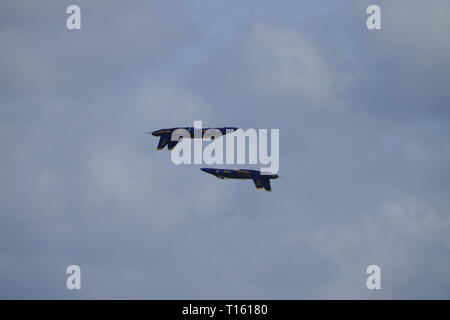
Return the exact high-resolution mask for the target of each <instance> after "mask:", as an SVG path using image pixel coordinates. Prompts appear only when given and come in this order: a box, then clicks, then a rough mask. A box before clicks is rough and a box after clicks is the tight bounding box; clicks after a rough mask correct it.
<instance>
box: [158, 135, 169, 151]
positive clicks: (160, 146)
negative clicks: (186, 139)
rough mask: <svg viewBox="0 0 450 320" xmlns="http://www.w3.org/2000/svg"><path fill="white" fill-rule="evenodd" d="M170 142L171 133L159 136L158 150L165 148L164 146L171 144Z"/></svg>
mask: <svg viewBox="0 0 450 320" xmlns="http://www.w3.org/2000/svg"><path fill="white" fill-rule="evenodd" d="M169 142H170V135H164V136H161V138H159V143H158V147H157V149H158V150H162V149H164V147H165V146H166V145H167V144H169Z"/></svg>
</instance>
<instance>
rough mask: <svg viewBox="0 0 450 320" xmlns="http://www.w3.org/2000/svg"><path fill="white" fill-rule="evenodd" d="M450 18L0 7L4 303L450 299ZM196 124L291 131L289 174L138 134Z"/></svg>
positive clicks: (226, 8)
mask: <svg viewBox="0 0 450 320" xmlns="http://www.w3.org/2000/svg"><path fill="white" fill-rule="evenodd" d="M74 3H75V4H78V5H79V6H80V7H81V11H82V29H81V30H79V31H69V30H67V28H66V18H67V16H68V15H67V14H66V12H65V11H66V8H67V6H68V5H70V4H74ZM370 4H380V6H381V9H382V28H383V30H380V31H369V30H368V29H367V28H366V18H367V14H366V8H367V6H368V5H370ZM449 30H450V2H449V1H447V0H432V1H420V0H414V1H412V0H409V1H406V0H404V1H376V0H371V1H361V0H358V1H356V0H353V1H343V0H342V1H335V0H329V1H320V2H319V1H294V0H292V1H291V0H283V1H281V2H275V1H265V0H258V1H256V0H255V1H238V0H224V1H200V0H190V1H188V0H186V1H181V0H180V1H177V0H164V1H156V0H155V1H132V2H130V3H129V2H123V1H120V2H119V1H106V0H96V1H91V0H89V1H88V0H73V1H59V0H58V1H57V0H51V1H50V0H40V1H39V3H37V2H36V1H31V2H30V1H18V0H7V1H1V2H0V46H1V50H0V148H1V152H0V163H1V167H0V298H3V299H5V298H7V299H9V298H40V299H47V298H63V299H67V298H85V299H91V298H94V299H97V298H105V299H108V298H143V299H184V298H187V299H189V298H192V299H206V298H210V299H217V298H221V299H284V298H285V299H303V298H312V299H324V298H325V299H330V298H344V299H347V298H364V299H366V298H367V299H379V298H387V299H400V298H450V211H449V209H450V198H449V195H450V166H449V164H450V144H449V138H450V126H449V122H450V111H449V110H450V109H449V108H450V90H449V83H450V37H449V36H448V31H449ZM194 120H202V121H203V124H204V125H205V126H224V125H225V126H237V127H240V128H244V129H245V128H279V129H280V140H281V141H280V162H281V163H280V171H279V174H280V175H282V176H286V177H287V178H286V179H279V180H274V181H272V188H273V192H271V193H269V192H264V191H258V190H256V189H255V187H254V185H253V183H252V182H251V181H233V180H225V181H222V180H218V179H215V178H214V177H212V176H210V175H207V174H205V173H203V172H201V171H200V170H199V166H193V165H192V166H175V165H174V164H172V162H171V161H170V153H169V152H168V151H167V150H165V151H156V150H155V149H156V145H157V139H156V138H154V137H152V136H148V135H147V136H146V135H144V134H143V132H145V131H153V130H156V129H160V128H165V127H174V126H192V125H193V122H194ZM71 264H77V265H79V266H80V267H81V271H82V290H79V291H77V290H73V291H69V290H67V289H66V286H65V285H66V277H67V275H66V273H65V270H66V268H67V266H68V265H71ZM371 264H377V265H379V266H380V267H381V271H382V283H381V285H382V290H368V289H367V288H366V278H367V276H368V275H367V274H366V268H367V266H368V265H371Z"/></svg>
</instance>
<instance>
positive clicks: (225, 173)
mask: <svg viewBox="0 0 450 320" xmlns="http://www.w3.org/2000/svg"><path fill="white" fill-rule="evenodd" d="M200 170H202V171H204V172H206V173H209V174H212V175H213V176H216V177H217V178H219V179H252V180H253V182H254V183H255V186H256V189H262V188H264V189H266V191H272V189H271V188H270V179H277V178H278V176H277V175H276V174H269V175H263V174H261V171H257V170H247V169H240V170H232V169H214V168H201V169H200Z"/></svg>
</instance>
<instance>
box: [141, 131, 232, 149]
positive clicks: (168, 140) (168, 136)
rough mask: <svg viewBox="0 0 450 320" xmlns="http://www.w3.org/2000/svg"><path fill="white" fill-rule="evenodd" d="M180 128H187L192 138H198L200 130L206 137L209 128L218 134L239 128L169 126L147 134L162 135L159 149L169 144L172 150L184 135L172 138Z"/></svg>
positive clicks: (202, 135) (168, 147) (168, 146)
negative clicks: (196, 134) (197, 134)
mask: <svg viewBox="0 0 450 320" xmlns="http://www.w3.org/2000/svg"><path fill="white" fill-rule="evenodd" d="M178 129H183V130H186V131H187V132H188V133H189V135H190V138H192V139H194V138H196V136H195V133H197V132H199V133H201V135H199V136H200V137H201V138H203V137H204V135H205V132H206V131H207V130H210V131H209V132H212V133H213V132H214V131H216V132H217V134H222V135H225V134H227V133H231V132H234V131H236V130H237V129H239V128H235V127H223V128H202V129H195V128H194V127H177V128H168V129H161V130H156V131H153V132H146V133H147V134H150V133H151V134H152V135H153V136H155V137H160V138H159V143H158V147H157V149H158V150H162V149H164V147H165V146H166V145H167V149H169V150H172V149H173V148H175V146H176V145H177V143H178V142H180V140H181V138H182V137H178V138H176V137H174V138H175V139H174V140H172V134H173V132H174V131H175V130H178Z"/></svg>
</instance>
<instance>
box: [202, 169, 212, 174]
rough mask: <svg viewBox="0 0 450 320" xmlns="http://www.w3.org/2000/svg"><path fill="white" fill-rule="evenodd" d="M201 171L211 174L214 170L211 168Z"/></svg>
mask: <svg viewBox="0 0 450 320" xmlns="http://www.w3.org/2000/svg"><path fill="white" fill-rule="evenodd" d="M200 170H202V171H203V172H206V173H211V172H212V171H213V169H211V168H200Z"/></svg>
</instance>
